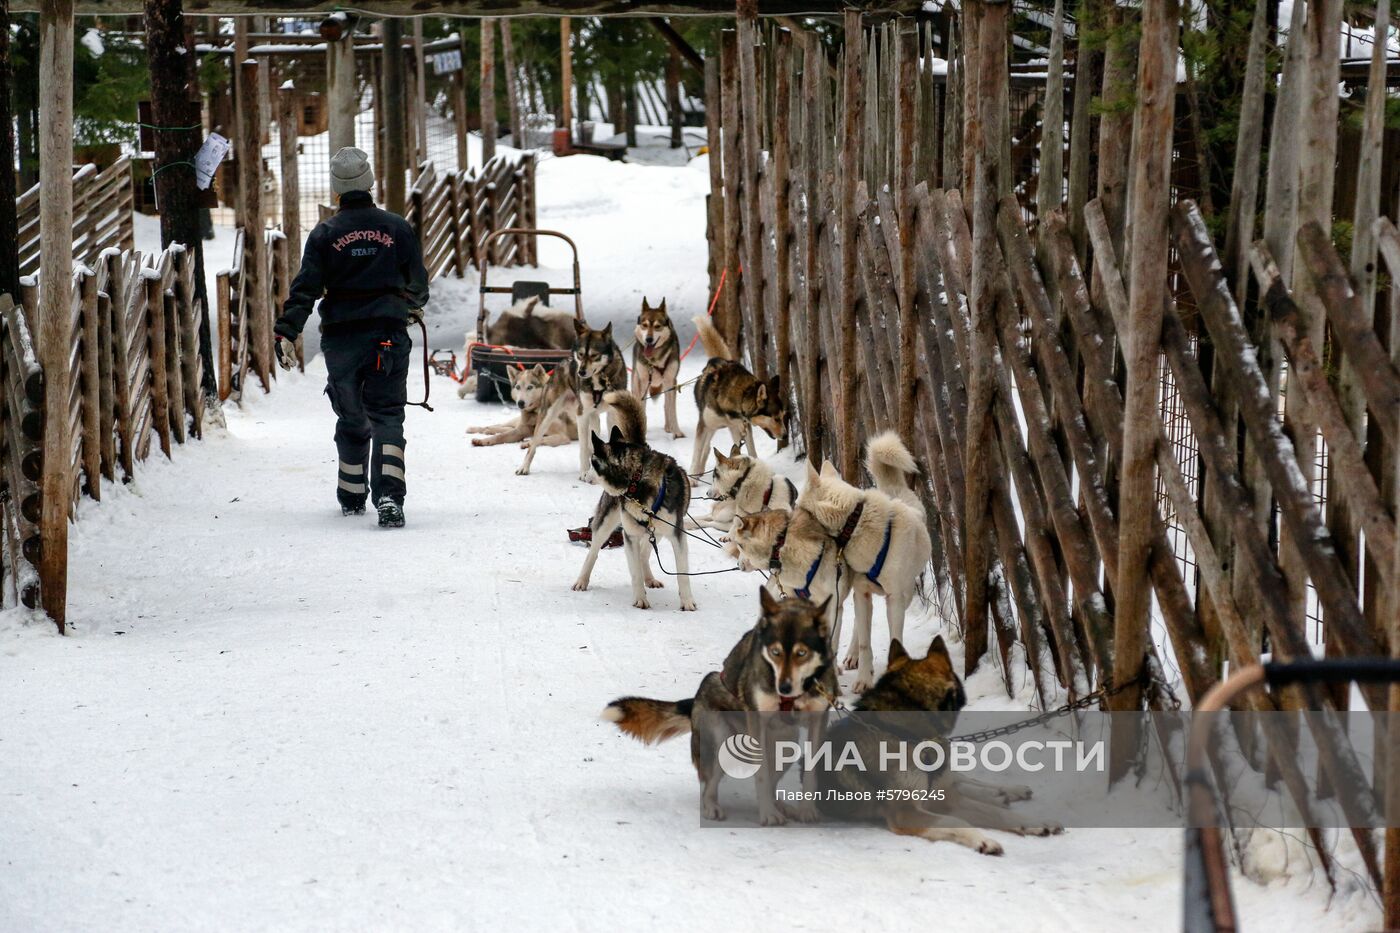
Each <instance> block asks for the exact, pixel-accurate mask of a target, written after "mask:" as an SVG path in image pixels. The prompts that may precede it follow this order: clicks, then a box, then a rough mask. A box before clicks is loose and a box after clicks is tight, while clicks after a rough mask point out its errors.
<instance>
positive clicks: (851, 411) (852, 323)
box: [836, 10, 865, 483]
mask: <svg viewBox="0 0 1400 933" xmlns="http://www.w3.org/2000/svg"><path fill="white" fill-rule="evenodd" d="M842 21H843V24H844V35H845V50H844V52H843V54H844V55H845V59H844V62H843V65H842V72H841V86H842V93H843V97H844V103H843V110H844V113H843V120H844V122H843V124H842V127H841V172H840V174H841V178H840V188H839V189H838V191H839V193H838V195H837V198H838V200H837V213H838V216H839V218H840V219H839V221H838V225H837V232H838V235H839V237H840V257H841V271H840V279H839V282H840V291H839V295H840V302H841V303H840V305H839V306H838V308H839V312H838V314H839V318H838V321H839V323H838V325H837V327H838V330H839V331H840V333H839V334H838V335H837V336H838V337H839V338H840V353H839V354H838V356H837V360H838V361H839V366H840V378H839V380H838V382H837V386H836V388H837V396H836V398H837V413H836V436H837V441H838V443H837V447H836V449H837V452H838V454H839V456H840V461H841V462H840V469H841V475H842V476H844V477H845V478H846V481H847V482H851V483H854V482H856V481H857V480H858V478H859V474H858V470H859V465H858V464H859V456H860V451H858V450H857V449H856V419H857V418H858V417H859V416H858V415H857V413H856V387H857V385H858V384H859V382H860V374H859V371H858V369H859V363H858V361H857V360H856V300H857V295H856V222H857V217H858V216H859V214H858V211H857V205H856V199H857V193H858V192H859V190H860V159H861V140H860V131H861V126H862V124H863V123H864V113H863V111H864V93H863V88H862V86H861V76H862V62H861V59H862V58H863V56H864V51H865V38H864V30H863V29H862V27H861V14H860V11H859V10H847V11H846V12H845V13H844V14H842Z"/></svg>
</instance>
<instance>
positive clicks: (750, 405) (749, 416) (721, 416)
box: [690, 315, 787, 475]
mask: <svg viewBox="0 0 1400 933" xmlns="http://www.w3.org/2000/svg"><path fill="white" fill-rule="evenodd" d="M695 327H696V328H697V329H698V330H699V332H700V342H701V343H703V344H704V345H705V352H706V353H707V354H708V355H709V357H710V361H709V362H708V363H706V364H705V368H704V370H703V371H702V372H701V373H700V378H699V380H697V381H696V383H695V407H696V408H698V409H699V410H700V423H699V424H698V425H696V427H695V455H694V456H693V457H692V458H691V462H690V472H691V474H692V475H699V474H700V473H703V472H704V471H705V460H706V459H707V458H708V456H709V452H710V441H711V440H712V439H713V438H714V436H715V432H716V431H718V430H719V429H720V428H724V427H727V428H729V433H730V435H731V436H732V437H733V438H734V443H736V444H740V443H747V444H748V449H749V456H750V457H757V456H758V451H757V450H756V449H755V448H754V443H753V426H754V425H758V426H759V427H760V428H762V429H763V430H765V431H767V432H768V436H769V437H773V438H778V439H781V438H782V436H783V431H784V430H785V429H786V426H787V401H786V400H785V399H784V397H783V391H782V387H781V386H780V385H779V384H778V377H777V376H774V377H773V378H772V379H769V380H768V381H767V382H762V381H760V380H758V379H755V378H754V375H753V373H751V372H749V371H748V370H747V369H745V368H744V367H743V365H742V364H740V363H738V362H735V360H734V353H733V351H731V350H730V349H729V345H728V344H727V343H725V342H724V338H723V337H722V336H720V332H719V331H717V330H715V325H714V324H712V323H711V322H710V319H709V318H708V317H705V316H704V315H701V316H699V317H697V318H695Z"/></svg>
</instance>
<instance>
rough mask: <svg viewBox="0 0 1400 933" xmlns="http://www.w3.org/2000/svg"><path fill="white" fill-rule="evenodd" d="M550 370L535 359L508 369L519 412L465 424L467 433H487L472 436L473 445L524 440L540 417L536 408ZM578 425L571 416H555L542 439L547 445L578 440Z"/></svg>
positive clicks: (487, 445) (540, 402) (532, 432)
mask: <svg viewBox="0 0 1400 933" xmlns="http://www.w3.org/2000/svg"><path fill="white" fill-rule="evenodd" d="M550 378H551V376H550V374H549V373H547V372H546V371H545V368H544V367H543V366H541V365H540V364H539V363H536V364H535V365H534V366H532V367H531V368H529V369H512V370H511V371H510V395H511V398H513V399H514V400H515V406H516V408H518V409H519V410H520V414H518V415H517V416H516V417H514V418H512V419H511V420H510V421H506V422H503V423H501V424H490V425H485V426H483V427H476V428H467V433H468V434H486V435H489V436H488V437H474V438H472V446H473V447H492V446H494V445H496V444H510V443H513V442H515V441H524V440H526V439H528V438H529V437H530V436H531V435H532V434H534V433H535V428H536V427H537V426H538V423H539V419H540V408H541V405H542V404H543V402H544V399H545V395H546V394H547V393H548V391H549V382H550ZM577 432H578V426H577V425H576V424H575V423H574V421H573V419H571V418H557V419H555V421H554V423H553V424H552V425H547V426H546V427H545V434H544V440H543V441H542V442H541V443H543V444H544V445H545V446H547V447H558V446H561V445H563V444H568V443H570V442H571V441H576V440H578V436H577Z"/></svg>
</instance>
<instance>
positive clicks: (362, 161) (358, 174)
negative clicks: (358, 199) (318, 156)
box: [331, 146, 374, 194]
mask: <svg viewBox="0 0 1400 933" xmlns="http://www.w3.org/2000/svg"><path fill="white" fill-rule="evenodd" d="M372 187H374V169H373V167H371V166H370V164H369V156H368V155H366V154H365V153H364V151H363V150H360V149H356V148H355V147H354V146H346V147H345V148H344V149H342V150H340V151H339V152H337V153H336V154H335V155H334V156H332V157H331V190H332V191H334V192H335V193H336V194H345V193H346V192H347V191H368V190H369V189H370V188H372Z"/></svg>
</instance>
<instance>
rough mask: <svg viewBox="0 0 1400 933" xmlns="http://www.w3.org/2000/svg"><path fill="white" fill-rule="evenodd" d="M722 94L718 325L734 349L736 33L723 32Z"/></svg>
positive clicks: (737, 138) (736, 287)
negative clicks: (721, 263)
mask: <svg viewBox="0 0 1400 933" xmlns="http://www.w3.org/2000/svg"><path fill="white" fill-rule="evenodd" d="M719 51H720V58H719V62H720V64H719V69H720V95H721V98H722V100H723V110H724V114H723V117H722V118H721V120H720V125H721V127H722V128H723V133H724V136H723V142H724V152H723V166H724V255H725V272H724V277H725V285H724V298H723V299H722V300H721V303H720V308H721V310H722V311H723V318H722V319H721V320H720V321H719V323H718V324H717V325H716V326H718V327H719V332H720V333H721V334H723V335H724V339H725V341H726V342H727V343H728V344H729V345H730V346H731V347H737V346H739V331H740V327H739V287H740V286H739V278H740V272H739V267H740V266H741V265H742V264H743V263H742V261H741V259H740V255H741V250H742V243H741V242H740V236H741V233H740V217H741V214H742V211H741V210H740V206H739V177H740V174H741V169H740V161H741V156H740V154H739V153H740V124H739V44H738V39H737V37H736V35H735V33H734V31H733V30H730V29H726V30H724V31H723V32H721V33H720V50H719Z"/></svg>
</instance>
